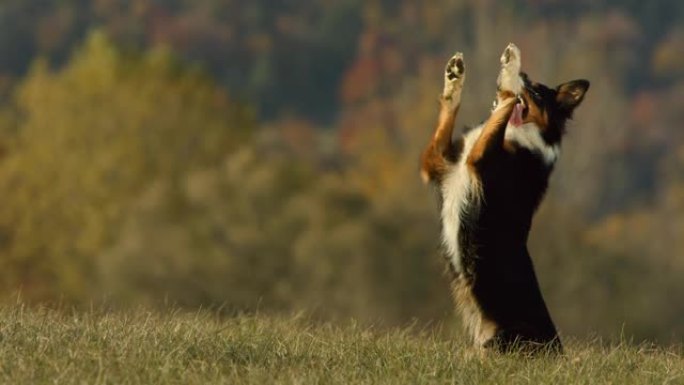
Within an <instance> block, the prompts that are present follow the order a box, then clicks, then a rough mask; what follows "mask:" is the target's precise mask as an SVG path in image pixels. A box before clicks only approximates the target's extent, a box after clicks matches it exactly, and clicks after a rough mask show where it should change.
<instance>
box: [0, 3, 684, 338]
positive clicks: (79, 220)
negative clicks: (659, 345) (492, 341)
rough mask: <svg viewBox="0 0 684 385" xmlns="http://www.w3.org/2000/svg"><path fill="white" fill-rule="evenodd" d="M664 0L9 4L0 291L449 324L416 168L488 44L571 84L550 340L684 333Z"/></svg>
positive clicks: (466, 118)
mask: <svg viewBox="0 0 684 385" xmlns="http://www.w3.org/2000/svg"><path fill="white" fill-rule="evenodd" d="M683 21H684V3H681V2H676V1H653V2H636V1H617V0H606V1H601V2H596V1H576V2H572V3H567V2H558V1H533V0H508V1H498V2H485V1H469V0H460V1H450V2H447V1H443V2H438V3H434V2H433V3H430V4H426V3H424V2H419V1H415V0H402V1H395V2H387V1H364V2H362V1H358V0H344V1H327V0H315V1H307V2H304V1H295V2H287V3H283V2H277V1H273V0H258V1H250V2H244V1H235V0H207V1H201V2H196V1H171V0H156V1H152V0H135V1H121V0H93V1H87V0H69V1H58V0H47V1H19V0H7V1H4V2H2V3H1V4H0V107H1V110H0V196H1V197H2V198H3V205H2V206H0V266H2V273H0V274H1V276H2V285H0V289H1V290H2V293H4V294H5V295H7V296H9V295H13V293H16V292H17V291H20V292H21V295H22V296H23V297H24V298H27V299H30V300H33V301H56V300H60V301H66V302H68V303H72V304H75V305H79V304H88V303H90V302H91V301H102V300H106V301H110V302H112V303H115V304H117V306H131V305H138V304H144V305H147V306H165V305H164V304H166V303H174V304H177V305H179V306H183V307H187V308H195V307H199V306H223V308H224V309H226V310H228V311H253V310H256V309H259V311H261V312H279V311H296V310H301V309H305V310H308V311H311V312H313V313H314V314H316V315H317V316H320V317H322V318H326V319H330V318H336V317H355V318H358V319H361V320H363V321H366V322H374V323H376V324H382V325H395V324H401V323H406V322H409V321H411V320H414V319H417V320H418V321H419V322H434V321H442V320H444V321H446V322H448V323H451V322H452V321H451V317H452V309H451V305H450V299H449V297H448V285H447V279H446V277H445V276H444V275H443V274H442V271H443V262H442V260H441V257H440V255H439V235H438V234H439V224H438V215H437V210H436V202H435V199H434V194H433V192H432V191H430V189H429V188H427V187H424V186H422V185H421V183H420V181H419V178H418V174H417V159H418V154H419V152H420V150H421V148H422V146H423V145H424V144H425V143H426V141H427V140H428V138H429V135H430V134H431V129H432V127H433V124H434V121H435V118H436V116H435V114H436V108H437V106H436V104H437V103H436V96H437V94H438V92H439V89H440V87H441V81H442V75H441V73H442V69H443V65H444V62H445V60H446V59H447V58H448V57H449V56H450V55H451V54H452V53H453V52H454V51H456V50H460V51H463V52H464V53H465V55H466V60H467V65H468V71H469V72H468V81H467V84H466V90H465V95H466V96H465V98H464V105H463V108H462V111H461V115H460V118H459V119H460V123H459V124H477V123H478V122H479V121H480V120H481V119H482V118H483V117H484V116H486V114H487V111H488V108H489V106H490V103H491V98H492V96H493V92H494V81H495V76H496V75H495V74H496V71H497V67H498V56H499V54H500V51H501V49H502V47H504V46H505V45H506V44H507V43H508V42H509V41H515V42H516V43H517V44H518V45H519V46H520V47H521V48H522V50H523V54H524V67H525V70H526V71H527V72H528V73H529V74H530V75H531V76H532V77H533V78H534V79H535V80H537V81H541V82H543V83H546V84H548V85H556V84H558V83H561V82H563V81H567V80H570V79H574V78H587V79H590V80H591V81H592V88H591V90H590V92H589V94H588V97H587V99H586V101H585V103H584V105H583V106H582V107H580V109H579V110H578V111H577V114H576V115H577V116H576V120H575V122H573V123H572V124H571V126H570V127H569V133H568V137H567V140H566V142H565V143H564V149H563V152H564V153H563V156H562V157H561V161H560V164H559V166H558V170H557V171H556V173H555V175H554V177H553V180H552V183H551V184H552V187H551V191H550V192H549V194H548V197H547V199H546V201H545V203H544V204H543V205H542V207H541V209H540V212H539V214H538V216H537V218H536V220H535V224H534V227H533V234H532V239H531V245H530V246H531V248H532V254H533V257H534V259H535V263H536V265H537V269H538V271H539V276H540V280H541V283H542V286H543V291H544V293H545V295H546V297H547V299H548V302H549V305H550V307H551V310H552V313H553V314H554V316H555V318H556V321H557V323H558V324H559V327H560V328H561V330H562V331H563V332H564V333H566V334H574V335H585V334H599V335H602V336H616V335H618V334H620V333H621V332H623V331H624V332H625V333H626V334H627V335H631V336H635V337H636V338H637V339H643V338H648V339H655V340H660V341H670V340H673V339H674V340H679V341H681V337H682V336H683V335H684V324H683V323H682V322H681V320H682V319H683V318H684V302H682V301H680V300H679V299H681V298H683V297H684V280H682V279H681V277H682V276H684V241H683V240H682V239H684V238H682V235H684V177H682V176H683V175H684V131H682V126H683V123H684V115H683V112H682V111H683V110H682V108H681V100H682V99H684V72H683V68H684V66H683V65H684V62H683V60H684V59H683V57H684V56H683V55H682V52H684V29H682V27H681V25H682V22H683Z"/></svg>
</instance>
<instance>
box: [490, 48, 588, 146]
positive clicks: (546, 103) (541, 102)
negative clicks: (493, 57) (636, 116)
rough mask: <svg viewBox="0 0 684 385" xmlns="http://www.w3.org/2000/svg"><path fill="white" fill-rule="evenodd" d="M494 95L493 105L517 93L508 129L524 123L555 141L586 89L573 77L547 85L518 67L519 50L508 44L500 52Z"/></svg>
mask: <svg viewBox="0 0 684 385" xmlns="http://www.w3.org/2000/svg"><path fill="white" fill-rule="evenodd" d="M497 85H498V89H497V97H496V99H495V101H494V107H495V108H496V105H497V104H498V103H499V102H501V101H502V100H503V99H504V98H507V97H517V98H518V104H517V105H516V106H515V109H514V111H513V114H512V115H511V119H510V120H509V125H512V126H513V127H510V128H511V129H516V127H518V126H522V125H525V126H526V127H529V126H530V125H529V124H528V123H531V124H533V125H534V126H536V127H537V129H538V130H539V131H540V135H541V137H542V138H543V139H544V141H545V142H546V143H547V144H549V145H552V146H555V145H558V144H559V143H560V141H561V139H562V137H563V134H564V133H565V123H566V122H567V120H568V119H570V118H572V113H573V111H574V110H575V108H577V106H579V105H580V103H582V100H583V99H584V95H585V94H586V92H587V90H588V89H589V81H587V80H584V79H579V80H573V81H570V82H567V83H563V84H560V85H558V86H557V87H554V88H551V87H548V86H546V85H544V84H541V83H538V82H535V81H533V80H531V79H530V77H529V76H528V75H527V74H526V73H524V72H522V71H520V50H519V49H518V48H517V47H516V46H515V45H514V44H510V45H509V46H508V47H506V49H505V50H504V53H503V54H502V55H501V72H500V73H499V78H498V81H497Z"/></svg>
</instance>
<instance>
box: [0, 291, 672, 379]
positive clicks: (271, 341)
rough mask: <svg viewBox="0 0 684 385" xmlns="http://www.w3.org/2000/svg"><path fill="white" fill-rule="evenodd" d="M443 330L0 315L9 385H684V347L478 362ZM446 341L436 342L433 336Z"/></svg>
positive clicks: (17, 307)
mask: <svg viewBox="0 0 684 385" xmlns="http://www.w3.org/2000/svg"><path fill="white" fill-rule="evenodd" d="M443 329H444V328H441V329H440V328H430V329H424V330H421V329H420V328H417V327H415V326H413V327H411V326H408V327H404V328H396V329H391V330H386V329H384V330H379V329H374V328H372V327H369V326H361V325H360V324H358V323H355V322H353V321H348V322H342V323H339V324H329V323H317V322H313V321H311V320H310V319H308V318H307V317H305V316H301V315H293V316H289V317H282V316H278V317H275V316H266V315H258V314H257V315H236V316H231V317H220V316H218V315H217V313H216V312H211V311H198V312H193V313H186V312H181V311H171V310H169V311H165V312H164V311H162V312H150V311H146V310H138V311H128V312H111V311H107V310H105V309H94V310H89V311H68V310H64V309H57V310H55V309H48V308H44V307H43V308H32V307H27V306H25V305H23V304H21V303H19V304H14V305H8V306H4V307H3V308H2V310H0V341H1V342H0V382H1V383H5V384H47V383H50V384H371V383H372V384H684V356H683V355H682V349H681V347H671V348H669V349H665V348H653V347H650V346H648V345H636V344H630V343H627V342H620V343H615V344H609V343H601V342H600V341H597V340H596V341H579V340H569V339H568V338H566V341H565V342H566V354H565V355H564V356H562V357H542V358H535V359H530V358H525V357H523V356H521V355H516V354H511V355H499V354H489V355H487V356H484V357H482V356H480V355H478V354H473V352H472V351H471V350H470V349H469V348H468V347H467V346H466V345H465V343H464V340H463V338H462V337H461V336H459V335H450V333H447V332H444V331H443ZM440 330H441V331H440Z"/></svg>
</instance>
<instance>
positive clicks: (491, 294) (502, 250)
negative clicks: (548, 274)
mask: <svg viewBox="0 0 684 385" xmlns="http://www.w3.org/2000/svg"><path fill="white" fill-rule="evenodd" d="M465 76H466V71H465V62H464V59H463V54H461V53H457V54H456V55H454V56H453V57H452V58H451V59H450V60H449V62H448V63H447V66H446V71H445V75H444V91H443V93H442V95H441V97H440V112H439V120H438V124H437V128H436V129H435V132H434V135H433V137H432V140H431V141H430V143H429V144H428V146H427V148H426V149H425V151H424V153H423V156H422V159H421V160H422V162H421V163H422V164H421V176H422V178H423V180H424V181H425V182H431V183H432V184H434V185H435V186H436V188H437V189H438V191H439V197H440V203H441V221H442V241H443V244H444V249H445V257H446V258H447V260H448V265H449V270H450V272H451V276H452V277H451V278H452V291H453V296H454V300H455V302H456V304H457V307H458V308H459V310H460V313H461V315H462V317H463V323H464V326H465V328H466V330H467V333H468V335H469V336H470V337H471V338H472V341H473V343H474V345H475V346H476V347H478V348H494V349H496V350H499V351H503V352H505V351H511V350H517V349H521V350H522V351H526V352H532V353H534V352H540V351H553V352H561V351H562V346H561V342H560V339H559V337H558V333H557V331H556V327H555V326H554V324H553V321H552V320H551V316H550V315H549V311H548V309H547V307H546V304H545V302H544V299H543V297H542V294H541V291H540V289H539V284H538V282H537V277H536V275H535V272H534V267H533V264H532V259H531V258H530V255H529V252H528V250H527V237H528V233H529V230H530V226H531V223H532V216H533V215H534V212H535V211H536V209H537V207H538V206H539V203H540V202H541V200H542V198H543V196H544V193H545V192H546V188H547V185H548V181H549V176H550V174H551V172H552V170H553V167H554V164H555V162H556V160H557V159H558V156H559V150H560V144H561V140H562V138H563V134H564V133H565V123H566V121H567V120H568V119H570V118H571V117H572V114H573V111H574V110H575V108H576V107H577V106H578V105H579V104H580V103H581V102H582V100H583V98H584V95H585V93H586V91H587V90H588V89H589V82H588V81H586V80H574V81H571V82H567V83H563V84H561V85H559V86H557V87H555V88H549V87H547V86H545V85H543V84H540V83H536V82H533V81H532V80H530V78H529V77H528V76H527V75H526V74H525V73H523V72H521V55H520V50H519V49H518V48H517V47H516V46H515V45H514V44H509V45H508V47H506V49H505V50H504V52H503V54H502V55H501V71H500V72H499V76H498V79H497V86H498V87H497V91H496V99H495V100H494V106H493V109H492V112H491V115H490V116H489V118H488V119H487V120H486V121H485V122H484V123H483V124H482V125H480V126H479V127H476V128H474V129H472V130H470V131H468V132H466V133H465V134H463V136H461V137H459V138H457V139H454V138H452V131H453V126H454V123H455V120H456V116H457V114H458V110H459V107H460V105H461V91H462V88H463V83H464V81H465Z"/></svg>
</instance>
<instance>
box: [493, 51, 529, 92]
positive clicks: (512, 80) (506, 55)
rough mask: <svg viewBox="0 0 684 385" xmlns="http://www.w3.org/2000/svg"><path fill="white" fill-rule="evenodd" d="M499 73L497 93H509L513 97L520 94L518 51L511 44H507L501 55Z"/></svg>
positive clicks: (519, 56) (521, 84) (519, 57)
mask: <svg viewBox="0 0 684 385" xmlns="http://www.w3.org/2000/svg"><path fill="white" fill-rule="evenodd" d="M500 61H501V72H499V78H498V79H497V85H498V86H499V91H509V92H512V93H513V94H514V95H519V94H520V92H522V88H523V81H522V79H521V78H520V69H521V67H522V62H521V55H520V49H519V48H518V47H517V46H516V45H515V44H513V43H510V44H508V46H507V47H506V49H504V51H503V53H502V54H501V59H500Z"/></svg>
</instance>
